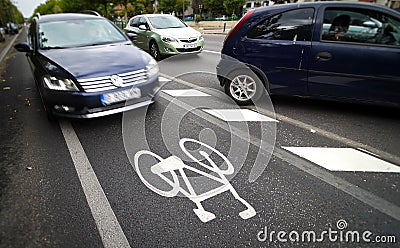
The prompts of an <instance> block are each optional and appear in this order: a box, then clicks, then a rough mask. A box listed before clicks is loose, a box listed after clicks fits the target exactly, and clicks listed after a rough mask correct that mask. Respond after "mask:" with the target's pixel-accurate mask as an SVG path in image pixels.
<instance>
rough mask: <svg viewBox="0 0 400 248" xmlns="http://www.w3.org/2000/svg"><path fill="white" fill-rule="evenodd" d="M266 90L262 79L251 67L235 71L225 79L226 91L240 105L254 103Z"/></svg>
mask: <svg viewBox="0 0 400 248" xmlns="http://www.w3.org/2000/svg"><path fill="white" fill-rule="evenodd" d="M265 92H266V90H265V87H264V84H263V83H262V81H261V79H260V78H259V77H258V76H257V75H256V74H255V73H254V72H253V71H252V70H250V69H240V70H237V71H233V72H231V73H230V74H229V75H228V77H227V78H226V80H225V93H226V94H228V95H229V96H230V97H231V98H232V99H233V100H234V101H235V102H236V103H237V104H238V105H250V104H254V103H255V102H256V101H257V100H259V99H260V98H261V96H262V95H263V94H264V93H265Z"/></svg>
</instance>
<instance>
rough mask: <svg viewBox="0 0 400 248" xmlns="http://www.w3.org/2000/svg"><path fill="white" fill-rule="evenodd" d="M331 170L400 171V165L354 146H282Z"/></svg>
mask: <svg viewBox="0 0 400 248" xmlns="http://www.w3.org/2000/svg"><path fill="white" fill-rule="evenodd" d="M282 148H283V149H285V150H288V151H290V152H292V153H294V154H297V155H298V156H300V157H302V158H305V159H307V160H309V161H311V162H313V163H315V164H317V165H319V166H321V167H324V168H326V169H328V170H330V171H362V172H392V173H400V167H399V166H396V165H394V164H391V163H389V162H386V161H383V160H381V159H379V158H376V157H374V156H371V155H370V154H366V153H364V152H361V151H358V150H356V149H353V148H331V147H282Z"/></svg>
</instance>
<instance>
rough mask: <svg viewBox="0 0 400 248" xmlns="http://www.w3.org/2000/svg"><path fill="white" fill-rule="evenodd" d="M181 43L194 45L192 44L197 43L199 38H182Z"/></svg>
mask: <svg viewBox="0 0 400 248" xmlns="http://www.w3.org/2000/svg"><path fill="white" fill-rule="evenodd" d="M179 41H180V42H183V43H192V42H196V41H197V37H190V38H182V39H179Z"/></svg>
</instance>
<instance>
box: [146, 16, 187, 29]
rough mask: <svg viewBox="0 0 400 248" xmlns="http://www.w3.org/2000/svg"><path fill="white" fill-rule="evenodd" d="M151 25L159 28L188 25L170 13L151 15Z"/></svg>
mask: <svg viewBox="0 0 400 248" xmlns="http://www.w3.org/2000/svg"><path fill="white" fill-rule="evenodd" d="M149 20H150V22H151V25H152V26H153V27H154V28H157V29H163V28H184V27H186V25H185V24H184V23H183V22H181V20H179V19H178V18H176V17H174V16H170V15H166V16H152V17H149Z"/></svg>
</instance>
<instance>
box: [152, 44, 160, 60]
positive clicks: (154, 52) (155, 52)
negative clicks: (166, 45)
mask: <svg viewBox="0 0 400 248" xmlns="http://www.w3.org/2000/svg"><path fill="white" fill-rule="evenodd" d="M149 47H150V55H151V56H153V58H155V59H156V60H159V59H161V54H160V50H159V49H158V46H157V43H156V42H155V41H151V42H150V46H149Z"/></svg>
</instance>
